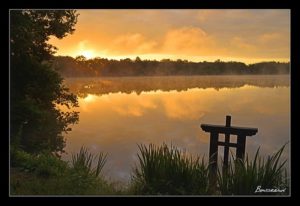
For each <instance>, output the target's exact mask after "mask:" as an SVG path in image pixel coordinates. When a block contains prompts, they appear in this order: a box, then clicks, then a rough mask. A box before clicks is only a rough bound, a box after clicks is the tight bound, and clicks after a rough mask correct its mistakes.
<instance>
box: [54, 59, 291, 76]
mask: <svg viewBox="0 0 300 206" xmlns="http://www.w3.org/2000/svg"><path fill="white" fill-rule="evenodd" d="M51 66H52V68H53V69H55V70H56V71H58V72H59V73H60V74H61V75H62V76H64V77H99V76H100V77H101V76H107V77H113V76H116V77H122V76H193V75H277V74H289V73H290V63H279V62H275V61H274V62H261V63H255V64H249V65H246V64H245V63H242V62H222V61H220V60H217V61H215V62H198V63H195V62H189V61H186V60H181V59H178V60H176V61H173V60H170V59H163V60H161V61H157V60H141V59H140V58H139V57H137V58H136V59H135V60H131V59H129V58H127V59H121V60H108V59H104V58H95V59H86V58H85V57H83V56H79V57H76V58H72V57H68V56H58V57H53V61H52V62H51Z"/></svg>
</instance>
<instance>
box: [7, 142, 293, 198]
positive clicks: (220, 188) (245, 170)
mask: <svg viewBox="0 0 300 206" xmlns="http://www.w3.org/2000/svg"><path fill="white" fill-rule="evenodd" d="M138 148H139V153H138V154H137V156H138V162H137V165H136V166H135V168H134V169H133V172H132V180H131V182H130V184H129V186H128V187H127V186H124V185H120V184H117V183H116V182H111V181H107V180H106V179H105V177H103V175H102V173H101V172H102V169H103V167H104V166H105V163H106V159H107V154H104V153H102V152H100V153H99V154H97V155H93V154H91V153H90V152H89V151H88V149H87V148H84V147H82V148H81V149H80V151H79V153H77V154H73V155H72V160H71V162H65V161H62V160H61V159H59V158H58V157H56V156H54V155H52V154H49V153H44V154H39V155H32V154H29V153H26V152H24V151H22V150H20V149H15V148H13V149H12V150H11V174H10V175H11V176H10V189H11V194H12V195H211V194H214V195H215V194H218V195H255V194H259V195H274V194H285V195H287V194H289V190H288V189H289V185H288V177H287V172H286V169H284V166H285V164H286V160H285V161H281V155H282V153H283V150H284V148H285V145H284V146H283V147H282V148H280V149H279V150H278V151H277V152H276V153H275V154H273V155H271V156H268V157H267V159H264V158H262V157H261V156H260V155H259V149H258V150H257V152H256V154H255V157H254V159H253V160H250V159H249V157H248V156H246V158H245V160H240V159H237V160H234V161H231V162H230V163H229V167H228V170H227V172H226V173H224V174H222V172H221V169H220V168H219V170H218V174H217V176H216V178H217V185H216V187H214V188H215V191H211V190H210V189H209V188H210V187H209V182H208V179H209V178H208V173H209V171H208V164H206V163H205V161H204V158H200V157H199V156H196V157H193V156H191V155H188V154H187V153H186V152H184V151H181V150H179V149H178V148H176V147H175V146H172V145H171V146H168V145H166V144H163V145H161V146H156V145H154V144H150V145H148V146H146V145H142V144H141V145H138ZM257 186H261V188H269V189H275V188H277V189H283V188H287V190H286V191H285V192H284V193H255V190H256V188H257Z"/></svg>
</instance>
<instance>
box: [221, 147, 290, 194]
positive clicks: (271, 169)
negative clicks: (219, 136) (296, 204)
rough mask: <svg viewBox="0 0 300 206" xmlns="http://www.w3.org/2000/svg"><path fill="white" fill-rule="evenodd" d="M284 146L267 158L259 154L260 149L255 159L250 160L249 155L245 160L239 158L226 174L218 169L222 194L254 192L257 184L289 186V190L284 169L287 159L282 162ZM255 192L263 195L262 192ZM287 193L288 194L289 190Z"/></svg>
mask: <svg viewBox="0 0 300 206" xmlns="http://www.w3.org/2000/svg"><path fill="white" fill-rule="evenodd" d="M284 147H285V145H284V146H283V147H282V148H280V149H279V150H278V152H276V153H275V154H273V155H271V156H269V157H268V158H267V160H264V159H262V158H261V157H260V156H259V149H258V150H257V152H256V154H255V157H254V160H253V161H250V160H249V158H248V155H247V157H246V158H245V160H241V159H237V160H235V161H234V163H232V164H230V167H229V168H228V171H227V172H225V174H224V175H222V174H221V173H220V171H218V172H219V174H218V185H219V189H220V192H221V194H223V195H232V194H236V195H248V194H253V191H255V190H256V188H257V186H261V188H287V190H288V188H289V185H288V178H287V174H286V170H284V169H283V167H284V165H285V163H286V160H285V161H283V162H281V163H280V157H281V154H282V152H283V150H284ZM284 172H285V173H284ZM254 194H259V195H261V193H254ZM267 194H269V195H270V194H272V193H267ZM285 194H288V191H286V193H285Z"/></svg>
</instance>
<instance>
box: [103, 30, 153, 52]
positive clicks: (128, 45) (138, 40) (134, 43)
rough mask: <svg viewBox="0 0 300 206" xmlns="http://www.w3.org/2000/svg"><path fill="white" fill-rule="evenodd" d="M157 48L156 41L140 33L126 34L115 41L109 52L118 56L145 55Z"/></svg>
mask: <svg viewBox="0 0 300 206" xmlns="http://www.w3.org/2000/svg"><path fill="white" fill-rule="evenodd" d="M156 46H157V42H156V41H154V40H150V39H147V38H146V37H145V36H144V35H142V34H140V33H133V34H125V35H121V36H118V37H117V38H115V39H114V40H113V42H112V46H111V47H110V48H109V52H111V53H117V54H130V53H137V54H143V53H148V52H151V51H152V50H153V49H155V47H156Z"/></svg>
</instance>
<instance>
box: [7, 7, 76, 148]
mask: <svg viewBox="0 0 300 206" xmlns="http://www.w3.org/2000/svg"><path fill="white" fill-rule="evenodd" d="M76 21H77V15H76V12H75V11H74V10H11V11H10V117H11V119H10V120H11V122H10V125H11V131H10V132H11V143H12V144H14V145H17V146H19V147H20V148H22V149H23V150H25V151H28V152H31V153H40V152H42V151H48V152H49V151H51V152H56V153H57V154H59V152H63V148H64V146H65V141H64V138H63V135H62V132H68V131H70V128H69V127H68V125H70V124H74V123H76V122H77V121H78V113H77V112H74V111H67V112H63V111H61V110H59V109H58V108H57V105H63V106H65V107H67V108H72V107H76V106H78V102H77V97H76V96H75V95H74V94H72V93H70V92H69V90H68V89H67V88H65V87H64V86H63V79H62V77H61V76H60V75H59V74H58V73H57V72H56V71H54V70H53V69H52V68H51V67H50V65H49V64H47V63H46V61H49V59H50V58H51V57H52V54H53V53H54V52H55V47H53V46H52V45H50V44H48V43H47V41H48V40H49V38H50V36H55V37H57V38H63V37H64V36H66V35H67V34H68V33H72V32H73V31H74V25H75V24H76Z"/></svg>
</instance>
